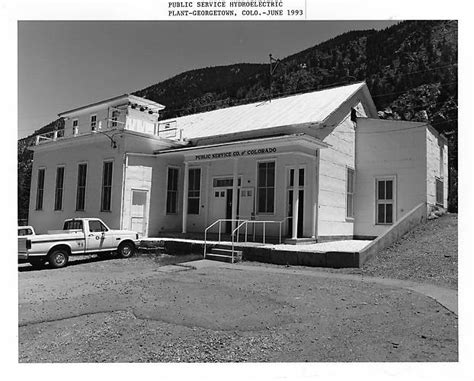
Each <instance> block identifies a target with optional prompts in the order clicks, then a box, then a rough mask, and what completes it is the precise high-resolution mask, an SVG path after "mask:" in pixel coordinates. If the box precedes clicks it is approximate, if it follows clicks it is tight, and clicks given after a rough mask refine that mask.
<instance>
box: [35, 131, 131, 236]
mask: <svg viewBox="0 0 474 381" xmlns="http://www.w3.org/2000/svg"><path fill="white" fill-rule="evenodd" d="M78 143H79V141H75V142H74V144H67V145H64V144H59V143H51V144H49V145H48V146H49V147H48V148H47V147H40V149H38V150H37V151H36V152H34V157H33V170H32V182H31V192H30V211H29V223H30V224H31V225H33V226H34V227H35V229H36V231H37V232H38V233H45V232H46V231H47V230H52V229H60V228H62V222H63V221H64V220H65V219H66V218H72V217H98V218H101V219H102V220H104V222H106V223H107V224H108V225H109V226H110V227H111V228H119V225H120V207H121V194H122V192H121V189H122V163H123V155H122V153H121V152H120V150H119V149H112V148H111V147H110V144H109V143H107V139H106V138H105V137H99V138H98V139H96V141H95V142H91V141H87V142H84V143H82V144H81V143H79V144H78ZM104 160H113V163H114V164H113V171H112V176H113V178H112V201H111V203H112V204H111V212H101V211H100V202H101V191H102V170H103V161H104ZM79 163H87V182H86V196H85V210H84V211H76V192H77V171H78V164H79ZM60 165H63V166H64V167H65V170H64V188H63V208H62V210H60V211H55V210H54V198H55V186H56V168H57V167H58V166H60ZM38 168H45V169H46V171H45V181H44V184H45V187H44V198H43V209H42V210H35V208H36V192H37V180H38Z"/></svg>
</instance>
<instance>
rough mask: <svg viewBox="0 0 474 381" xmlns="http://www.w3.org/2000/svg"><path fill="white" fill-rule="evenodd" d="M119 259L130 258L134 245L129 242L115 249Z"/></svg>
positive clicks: (133, 251) (133, 252)
mask: <svg viewBox="0 0 474 381" xmlns="http://www.w3.org/2000/svg"><path fill="white" fill-rule="evenodd" d="M117 253H118V256H119V257H120V258H130V257H132V256H133V254H135V245H134V244H133V243H131V242H122V243H121V244H120V245H119V247H118V249H117Z"/></svg>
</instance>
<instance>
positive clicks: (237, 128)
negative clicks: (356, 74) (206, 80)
mask: <svg viewBox="0 0 474 381" xmlns="http://www.w3.org/2000/svg"><path fill="white" fill-rule="evenodd" d="M364 86H366V85H365V82H360V83H356V84H352V85H347V86H341V87H335V88H331V89H326V90H320V91H314V92H310V93H304V94H297V95H292V96H287V97H284V98H276V99H272V100H271V101H264V102H257V103H251V104H245V105H240V106H234V107H228V108H223V109H219V110H214V111H208V112H203V113H199V114H192V115H187V116H182V117H179V118H173V119H168V120H163V121H159V123H160V124H161V123H169V122H172V121H176V128H177V129H178V130H180V129H183V137H185V138H187V139H196V138H203V137H208V136H219V135H226V134H232V133H239V132H245V131H252V130H262V129H267V128H274V127H280V126H291V125H298V124H305V123H321V122H323V121H324V120H325V119H326V118H327V117H328V116H330V115H331V114H332V113H333V112H334V111H335V110H336V109H337V108H338V107H340V106H341V105H342V103H343V102H345V101H346V100H347V99H348V98H349V97H351V96H352V95H353V94H354V93H355V92H357V91H358V90H360V89H361V88H363V87H364Z"/></svg>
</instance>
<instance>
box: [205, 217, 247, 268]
mask: <svg viewBox="0 0 474 381" xmlns="http://www.w3.org/2000/svg"><path fill="white" fill-rule="evenodd" d="M234 221H235V222H237V223H239V221H243V220H242V219H241V218H239V219H232V218H221V219H219V220H216V221H214V222H213V223H212V224H210V225H209V226H208V227H207V228H206V229H205V230H204V259H206V254H207V232H208V230H209V229H210V228H212V227H213V226H215V225H216V224H219V243H220V242H221V232H222V222H234Z"/></svg>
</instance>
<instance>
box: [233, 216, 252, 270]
mask: <svg viewBox="0 0 474 381" xmlns="http://www.w3.org/2000/svg"><path fill="white" fill-rule="evenodd" d="M248 222H249V221H248V220H244V222H242V223H241V224H239V225H238V226H237V227H236V228H235V229H234V230H232V233H231V239H232V263H234V243H235V238H234V236H235V232H237V242H239V230H240V228H241V227H242V226H243V225H245V226H246V228H245V242H247V223H248Z"/></svg>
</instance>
